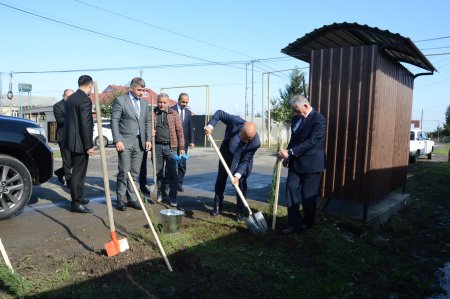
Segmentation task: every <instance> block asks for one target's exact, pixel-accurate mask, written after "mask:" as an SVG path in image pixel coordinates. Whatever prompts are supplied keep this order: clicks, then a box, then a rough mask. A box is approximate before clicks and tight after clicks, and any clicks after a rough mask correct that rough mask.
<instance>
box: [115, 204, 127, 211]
mask: <svg viewBox="0 0 450 299" xmlns="http://www.w3.org/2000/svg"><path fill="white" fill-rule="evenodd" d="M116 208H117V209H118V210H119V211H126V210H127V206H126V205H123V204H118V205H117V206H116Z"/></svg>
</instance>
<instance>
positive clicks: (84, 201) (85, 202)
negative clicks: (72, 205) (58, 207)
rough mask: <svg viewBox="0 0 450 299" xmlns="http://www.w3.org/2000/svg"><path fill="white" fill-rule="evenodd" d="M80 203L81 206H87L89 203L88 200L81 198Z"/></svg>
mask: <svg viewBox="0 0 450 299" xmlns="http://www.w3.org/2000/svg"><path fill="white" fill-rule="evenodd" d="M80 203H81V204H83V205H87V204H88V203H89V199H86V198H82V199H80Z"/></svg>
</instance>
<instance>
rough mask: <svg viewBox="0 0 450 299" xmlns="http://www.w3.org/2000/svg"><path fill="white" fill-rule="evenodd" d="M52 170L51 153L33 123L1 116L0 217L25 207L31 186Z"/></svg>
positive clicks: (49, 175)
mask: <svg viewBox="0 0 450 299" xmlns="http://www.w3.org/2000/svg"><path fill="white" fill-rule="evenodd" d="M52 171H53V152H52V150H51V149H50V148H49V147H48V145H47V140H46V138H45V132H44V130H43V129H42V128H41V127H40V126H39V125H38V124H37V123H35V122H33V121H30V120H27V119H23V118H16V117H9V116H1V115H0V220H3V219H7V218H10V217H13V216H15V215H16V214H17V213H18V212H19V211H20V210H22V209H23V207H25V205H26V204H27V203H28V200H29V199H30V196H31V187H32V185H37V184H42V183H44V182H46V181H47V180H48V179H49V178H50V177H51V176H52Z"/></svg>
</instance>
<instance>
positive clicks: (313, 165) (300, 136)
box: [278, 95, 326, 235]
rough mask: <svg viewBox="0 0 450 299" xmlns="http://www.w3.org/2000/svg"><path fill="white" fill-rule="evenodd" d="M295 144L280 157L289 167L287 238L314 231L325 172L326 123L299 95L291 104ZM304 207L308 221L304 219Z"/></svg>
mask: <svg viewBox="0 0 450 299" xmlns="http://www.w3.org/2000/svg"><path fill="white" fill-rule="evenodd" d="M290 105H291V108H292V110H293V111H294V114H295V115H294V117H293V118H292V127H291V131H292V133H291V140H290V141H289V144H288V147H287V149H286V150H281V151H280V152H279V153H278V156H279V158H281V159H284V160H283V164H284V166H288V167H289V170H288V177H287V183H286V194H287V205H288V227H287V228H286V229H285V230H283V232H282V233H283V234H286V235H287V234H292V233H300V232H302V231H303V228H304V227H306V228H312V227H313V226H314V222H315V217H316V201H317V196H318V193H319V185H320V179H321V177H322V172H323V169H324V168H325V135H326V119H325V117H323V116H322V114H320V113H319V112H317V111H316V110H315V109H313V108H312V107H311V105H310V103H309V101H308V99H306V98H305V97H303V96H301V95H296V96H294V97H293V98H292V100H291V101H290ZM300 203H301V204H302V205H303V212H304V218H302V216H301V215H300V210H299V208H300Z"/></svg>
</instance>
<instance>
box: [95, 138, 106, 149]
mask: <svg viewBox="0 0 450 299" xmlns="http://www.w3.org/2000/svg"><path fill="white" fill-rule="evenodd" d="M94 144H95V145H96V146H100V138H98V137H96V138H95V140H94ZM103 144H104V145H105V147H107V146H108V138H106V137H105V136H103Z"/></svg>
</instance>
